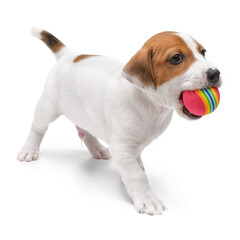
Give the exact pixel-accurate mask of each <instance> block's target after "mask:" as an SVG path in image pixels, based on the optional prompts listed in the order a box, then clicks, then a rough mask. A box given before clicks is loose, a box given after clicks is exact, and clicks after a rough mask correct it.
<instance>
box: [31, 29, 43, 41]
mask: <svg viewBox="0 0 240 240" xmlns="http://www.w3.org/2000/svg"><path fill="white" fill-rule="evenodd" d="M42 31H43V29H41V28H38V27H33V28H32V29H31V34H32V35H33V36H34V37H36V38H39V39H41V32H42Z"/></svg>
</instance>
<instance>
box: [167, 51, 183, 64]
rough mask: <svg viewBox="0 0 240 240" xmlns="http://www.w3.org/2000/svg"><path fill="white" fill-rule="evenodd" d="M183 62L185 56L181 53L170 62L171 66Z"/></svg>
mask: <svg viewBox="0 0 240 240" xmlns="http://www.w3.org/2000/svg"><path fill="white" fill-rule="evenodd" d="M182 60H183V56H182V55H181V54H180V53H177V54H175V55H174V56H173V57H171V58H170V60H169V61H170V63H171V64H174V65H177V64H179V63H180V62H182Z"/></svg>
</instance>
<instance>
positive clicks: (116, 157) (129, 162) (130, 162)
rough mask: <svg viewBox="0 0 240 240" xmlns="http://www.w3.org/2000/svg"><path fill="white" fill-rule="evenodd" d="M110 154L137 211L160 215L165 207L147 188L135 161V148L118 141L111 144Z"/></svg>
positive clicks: (137, 162) (140, 168) (145, 180)
mask: <svg viewBox="0 0 240 240" xmlns="http://www.w3.org/2000/svg"><path fill="white" fill-rule="evenodd" d="M110 153H111V156H112V159H113V161H114V162H115V163H116V165H117V168H118V170H119V172H120V175H121V178H122V181H123V182H124V184H125V186H126V188H127V191H128V193H129V195H130V197H131V198H132V200H133V203H134V206H135V208H136V209H137V211H138V212H140V213H147V214H162V213H163V211H164V210H165V209H166V207H165V205H164V203H163V202H162V201H161V200H159V199H158V198H157V197H156V196H155V195H154V194H153V192H152V190H151V188H150V186H149V183H148V179H147V176H146V174H145V172H144V171H143V169H142V167H141V166H140V164H139V161H138V160H137V158H138V155H139V152H138V150H137V148H136V147H133V146H130V145H129V144H128V146H127V145H126V144H124V143H123V142H120V141H118V142H114V143H113V142H112V143H110Z"/></svg>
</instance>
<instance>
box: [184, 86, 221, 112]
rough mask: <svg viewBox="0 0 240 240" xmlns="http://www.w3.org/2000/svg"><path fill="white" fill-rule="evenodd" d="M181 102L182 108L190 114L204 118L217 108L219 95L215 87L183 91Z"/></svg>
mask: <svg viewBox="0 0 240 240" xmlns="http://www.w3.org/2000/svg"><path fill="white" fill-rule="evenodd" d="M182 100H183V104H184V106H185V107H186V108H187V110H188V111H189V112H190V113H191V114H194V115H196V116H204V115H207V114H209V113H211V112H213V111H214V110H215V109H216V108H217V106H218V104H219V101H220V93H219V91H218V88H216V87H211V88H204V89H197V90H194V91H184V92H183V93H182Z"/></svg>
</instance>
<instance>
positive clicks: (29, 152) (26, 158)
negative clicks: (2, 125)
mask: <svg viewBox="0 0 240 240" xmlns="http://www.w3.org/2000/svg"><path fill="white" fill-rule="evenodd" d="M17 159H18V160H19V161H21V162H31V161H35V160H37V159H38V150H36V149H33V148H27V147H23V148H22V149H21V151H20V152H19V154H18V157H17Z"/></svg>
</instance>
